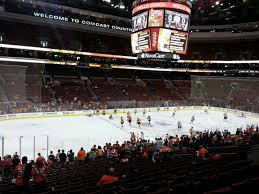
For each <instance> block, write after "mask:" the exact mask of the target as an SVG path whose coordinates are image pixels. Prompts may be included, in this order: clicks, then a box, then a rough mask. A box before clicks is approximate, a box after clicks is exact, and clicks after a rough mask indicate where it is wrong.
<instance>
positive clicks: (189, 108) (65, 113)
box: [0, 106, 259, 121]
mask: <svg viewBox="0 0 259 194" xmlns="http://www.w3.org/2000/svg"><path fill="white" fill-rule="evenodd" d="M135 110H137V113H138V114H139V113H143V112H144V110H146V114H148V113H149V112H156V113H159V112H173V111H176V112H177V111H204V110H208V111H209V112H224V113H227V114H231V115H241V114H242V113H244V114H245V116H246V117H249V118H258V119H259V114H257V113H251V112H245V111H240V110H235V109H228V108H220V107H206V106H179V107H168V108H167V107H160V110H158V108H157V107H150V108H129V109H117V112H116V113H114V109H106V110H105V114H106V115H109V114H113V115H124V114H126V113H127V112H130V113H131V114H135ZM94 113H95V112H94V111H93V110H83V111H60V112H36V113H18V114H6V115H0V121H7V120H20V119H37V118H58V117H78V116H87V117H91V116H96V115H97V116H100V115H103V114H102V113H103V110H100V111H99V113H98V114H94Z"/></svg>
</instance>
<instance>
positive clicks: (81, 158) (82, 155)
mask: <svg viewBox="0 0 259 194" xmlns="http://www.w3.org/2000/svg"><path fill="white" fill-rule="evenodd" d="M85 157H86V151H85V150H84V148H81V149H80V151H79V152H78V154H77V159H78V160H79V162H83V161H84V160H85Z"/></svg>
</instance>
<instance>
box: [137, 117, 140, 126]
mask: <svg viewBox="0 0 259 194" xmlns="http://www.w3.org/2000/svg"><path fill="white" fill-rule="evenodd" d="M140 124H141V120H140V118H137V125H138V127H139V128H140Z"/></svg>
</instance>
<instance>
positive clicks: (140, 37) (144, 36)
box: [131, 29, 150, 53]
mask: <svg viewBox="0 0 259 194" xmlns="http://www.w3.org/2000/svg"><path fill="white" fill-rule="evenodd" d="M131 42H132V52H133V53H141V52H149V51H150V30H149V29H147V30H143V31H140V32H136V33H134V34H132V35H131Z"/></svg>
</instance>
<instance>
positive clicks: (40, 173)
mask: <svg viewBox="0 0 259 194" xmlns="http://www.w3.org/2000/svg"><path fill="white" fill-rule="evenodd" d="M47 175H48V167H47V166H46V165H44V163H43V162H42V161H40V160H38V161H36V165H35V166H34V167H33V168H32V177H33V180H34V182H35V184H36V185H44V184H45V183H47V181H48V179H47Z"/></svg>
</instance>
